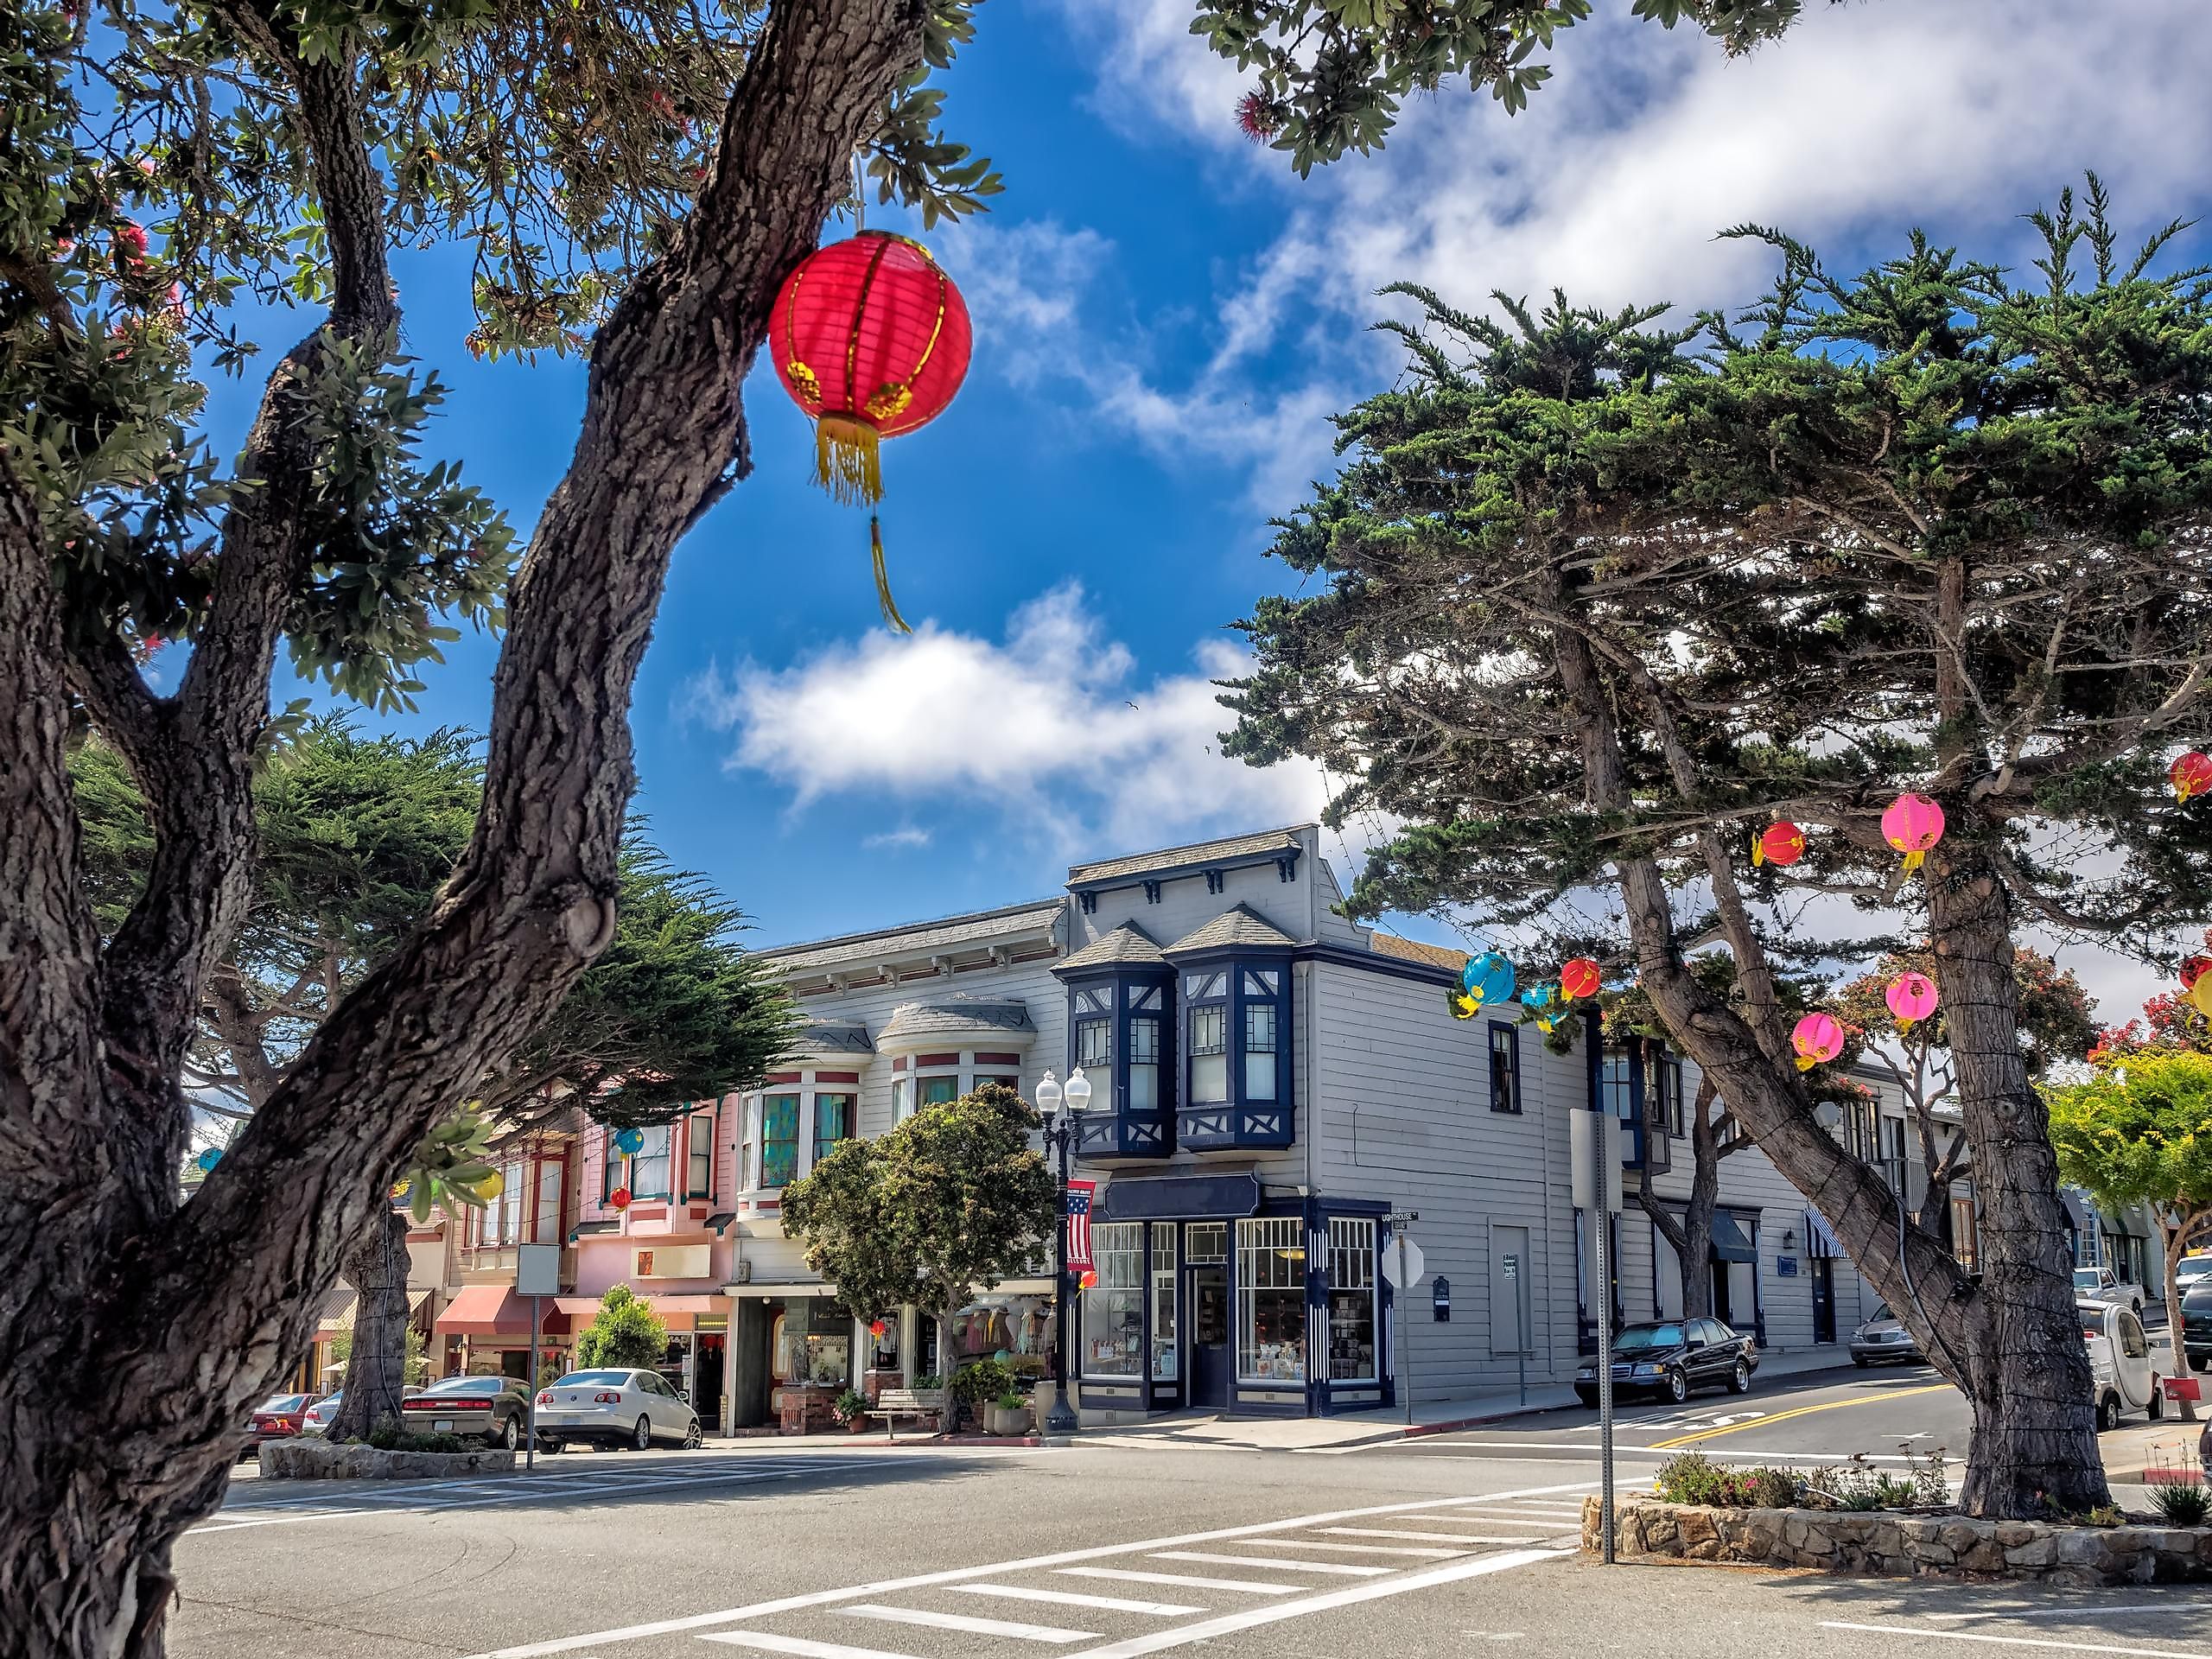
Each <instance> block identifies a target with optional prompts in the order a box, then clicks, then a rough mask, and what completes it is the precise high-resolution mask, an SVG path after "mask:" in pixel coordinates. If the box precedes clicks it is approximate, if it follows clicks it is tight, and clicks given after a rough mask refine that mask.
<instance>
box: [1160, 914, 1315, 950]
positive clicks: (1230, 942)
mask: <svg viewBox="0 0 2212 1659" xmlns="http://www.w3.org/2000/svg"><path fill="white" fill-rule="evenodd" d="M1297 944H1298V941H1297V940H1296V939H1294V938H1291V937H1290V935H1289V934H1287V933H1286V932H1284V931H1282V930H1281V928H1279V927H1277V926H1276V925H1274V923H1273V922H1270V921H1269V920H1268V918H1266V917H1264V916H1262V915H1261V914H1260V912H1258V911H1256V910H1255V909H1253V908H1252V906H1249V905H1237V906H1234V907H1232V908H1230V909H1229V910H1224V911H1223V912H1221V914H1220V915H1218V916H1217V917H1215V918H1213V920H1211V921H1210V922H1208V923H1207V924H1206V925H1205V926H1204V927H1202V928H1200V929H1198V931H1197V932H1195V933H1185V935H1184V936H1183V937H1182V938H1179V939H1178V940H1176V941H1175V943H1174V944H1171V945H1169V946H1168V947H1167V949H1166V950H1165V951H1164V952H1163V953H1162V954H1163V955H1166V956H1170V957H1173V956H1179V955H1180V954H1182V953H1183V952H1184V951H1185V950H1219V949H1221V948H1222V947H1224V946H1230V947H1233V948H1236V949H1238V950H1294V949H1296V947H1297Z"/></svg>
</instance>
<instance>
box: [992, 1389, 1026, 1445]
mask: <svg viewBox="0 0 2212 1659" xmlns="http://www.w3.org/2000/svg"><path fill="white" fill-rule="evenodd" d="M990 1429H991V1433H994V1434H1027V1433H1028V1432H1029V1402H1027V1400H1025V1399H1023V1398H1022V1397H1021V1395H1020V1392H1019V1391H1018V1390H1016V1389H1007V1391H1006V1392H1005V1393H1004V1394H1002V1395H1000V1396H999V1397H998V1400H997V1402H995V1404H994V1405H993V1406H992V1408H991V1417H990Z"/></svg>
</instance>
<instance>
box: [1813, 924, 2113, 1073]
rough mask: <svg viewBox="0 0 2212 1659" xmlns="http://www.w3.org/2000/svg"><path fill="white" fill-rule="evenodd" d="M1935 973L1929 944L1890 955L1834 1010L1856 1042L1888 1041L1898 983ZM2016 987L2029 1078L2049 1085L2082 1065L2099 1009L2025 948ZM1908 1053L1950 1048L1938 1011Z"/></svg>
mask: <svg viewBox="0 0 2212 1659" xmlns="http://www.w3.org/2000/svg"><path fill="white" fill-rule="evenodd" d="M1935 972H1936V954H1935V952H1934V951H1932V950H1929V949H1928V948H1927V946H1926V945H1925V944H1917V945H1914V946H1912V947H1911V948H1910V949H1907V950H1891V951H1887V952H1885V953H1884V954H1883V956H1882V957H1881V958H1880V960H1878V962H1876V963H1875V964H1874V967H1873V970H1872V972H1871V973H1866V974H1862V975H1859V976H1858V977H1856V978H1854V979H1851V980H1849V981H1847V982H1845V983H1843V984H1842V985H1840V986H1838V987H1837V988H1836V991H1835V995H1834V996H1833V997H1832V998H1831V999H1830V1000H1829V1001H1828V1007H1829V1008H1830V1010H1831V1011H1832V1012H1833V1013H1834V1014H1835V1016H1836V1018H1837V1019H1839V1020H1841V1021H1842V1022H1843V1024H1844V1027H1845V1028H1846V1029H1847V1031H1849V1032H1851V1033H1853V1039H1854V1040H1855V1041H1863V1040H1864V1037H1865V1035H1866V1034H1867V1033H1872V1034H1873V1035H1875V1036H1877V1037H1884V1036H1888V1035H1891V1033H1894V1032H1895V1031H1896V1028H1897V1016H1896V1015H1894V1014H1891V1012H1890V1008H1889V1003H1888V1002H1887V1001H1885V995H1886V993H1887V992H1888V989H1889V987H1890V984H1891V982H1892V981H1893V980H1895V979H1896V978H1897V976H1898V975H1900V974H1904V973H1921V974H1927V975H1929V976H1933V975H1934V974H1935ZM2012 982H2013V984H2014V986H2015V987H2016V988H2017V989H2018V994H2019V998H2020V1020H2019V1040H2020V1050H2021V1053H2022V1055H2023V1057H2024V1058H2025V1059H2026V1061H2027V1066H2028V1074H2029V1075H2030V1076H2031V1077H2042V1076H2043V1075H2044V1073H2045V1072H2047V1071H2050V1068H2051V1067H2052V1066H2053V1065H2057V1064H2059V1063H2061V1062H2064V1061H2072V1060H2079V1059H2080V1058H2082V1055H2084V1054H2085V1053H2087V1052H2088V1047H2089V1045H2090V1043H2092V1042H2093V1041H2094V1040H2095V1038H2096V1032H2097V1026H2096V1021H2095V1020H2094V1018H2093V1017H2092V1015H2093V1013H2094V1008H2095V1007H2096V1002H2095V999H2094V998H2093V997H2091V996H2090V995H2089V992H2088V987H2087V986H2085V985H2083V984H2082V982H2081V981H2080V980H2078V979H2076V978H2075V976H2074V974H2073V971H2072V970H2071V969H2064V968H2061V967H2060V966H2059V965H2058V963H2056V961H2054V960H2053V959H2052V958H2051V957H2049V956H2046V955H2045V954H2044V952H2042V951H2040V950H2035V949H2034V948H2032V947H2031V946H2028V945H2021V946H2018V947H2017V948H2016V949H2015V950H2013V952H2012ZM1906 1046H1907V1048H1908V1049H1909V1050H1945V1051H1948V1048H1949V1047H1950V1027H1949V1026H1948V1023H1947V1022H1946V1021H1945V1020H1944V1018H1943V1011H1942V1008H1941V1007H1938V1008H1937V1009H1936V1012H1935V1013H1934V1014H1931V1015H1930V1016H1929V1018H1928V1019H1926V1020H1921V1021H1918V1022H1916V1026H1915V1027H1914V1029H1913V1031H1912V1032H1911V1033H1909V1034H1908V1037H1907V1040H1906Z"/></svg>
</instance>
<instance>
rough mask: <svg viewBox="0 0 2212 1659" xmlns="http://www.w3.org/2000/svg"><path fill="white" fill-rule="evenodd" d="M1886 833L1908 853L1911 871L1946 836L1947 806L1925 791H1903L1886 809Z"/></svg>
mask: <svg viewBox="0 0 2212 1659" xmlns="http://www.w3.org/2000/svg"><path fill="white" fill-rule="evenodd" d="M1882 836H1883V838H1884V839H1885V840H1886V841H1887V842H1889V843H1890V845H1891V846H1892V847H1894V848H1896V849H1897V851H1899V852H1901V853H1903V854H1904V868H1905V873H1906V874H1908V875H1909V874H1911V873H1912V872H1913V871H1915V870H1916V869H1918V868H1920V862H1921V861H1922V860H1923V859H1924V858H1925V857H1927V856H1928V849H1929V848H1930V847H1933V846H1934V845H1935V844H1936V842H1939V841H1941V840H1942V839H1943V809H1942V807H1940V806H1938V805H1936V803H1935V802H1933V801H1931V800H1929V798H1927V797H1926V796H1925V795H1909V794H1908V795H1900V796H1898V797H1897V799H1895V800H1894V801H1891V803H1890V804H1889V805H1888V807H1887V808H1885V810H1884V811H1883V813H1882Z"/></svg>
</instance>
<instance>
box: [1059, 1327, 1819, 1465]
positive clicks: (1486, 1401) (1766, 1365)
mask: <svg viewBox="0 0 2212 1659" xmlns="http://www.w3.org/2000/svg"><path fill="white" fill-rule="evenodd" d="M1850 1364H1851V1359H1850V1357H1849V1356H1848V1355H1847V1354H1844V1353H1842V1352H1841V1351H1839V1350H1836V1349H1834V1348H1815V1349H1808V1350H1804V1351H1800V1352H1797V1353H1789V1354H1765V1355H1762V1356H1761V1357H1760V1359H1759V1370H1758V1374H1759V1375H1760V1376H1763V1377H1774V1376H1798V1375H1800V1374H1802V1373H1807V1372H1812V1371H1826V1370H1836V1369H1838V1368H1844V1369H1848V1368H1849V1366H1850ZM1580 1405H1581V1402H1580V1401H1578V1400H1577V1399H1576V1398H1575V1397H1574V1389H1573V1385H1572V1384H1570V1383H1533V1382H1532V1383H1529V1402H1528V1404H1526V1405H1525V1406H1524V1405H1522V1403H1521V1390H1520V1389H1519V1388H1518V1387H1517V1386H1516V1387H1513V1388H1506V1389H1484V1391H1483V1392H1481V1393H1479V1394H1471V1395H1461V1396H1459V1397H1457V1398H1454V1399H1451V1400H1420V1401H1415V1402H1414V1409H1413V1421H1412V1422H1411V1423H1410V1424H1409V1423H1408V1422H1407V1421H1406V1410H1405V1408H1404V1407H1403V1406H1394V1407H1391V1408H1389V1409H1387V1410H1376V1411H1356V1412H1345V1413H1342V1414H1338V1415H1337V1416H1333V1417H1228V1416H1222V1415H1215V1414H1205V1415H1200V1414H1178V1415H1175V1416H1172V1417H1162V1418H1160V1419H1158V1420H1156V1421H1153V1422H1148V1423H1108V1424H1100V1425H1099V1426H1097V1427H1091V1426H1090V1424H1087V1423H1086V1424H1085V1425H1084V1430H1083V1438H1084V1441H1085V1442H1086V1443H1087V1444H1092V1445H1096V1444H1098V1443H1100V1442H1102V1441H1119V1442H1122V1443H1124V1444H1128V1445H1144V1444H1148V1443H1149V1444H1180V1445H1185V1446H1217V1447H1220V1446H1229V1447H1237V1448H1243V1449H1246V1450H1249V1451H1255V1452H1259V1451H1294V1452H1310V1451H1338V1450H1342V1449H1344V1448H1345V1447H1349V1446H1370V1445H1376V1444H1379V1443H1381V1442H1383V1441H1385V1440H1407V1439H1411V1438H1414V1437H1415V1436H1419V1435H1423V1434H1449V1433H1454V1432H1456V1431H1457V1430H1459V1429H1463V1428H1476V1427H1480V1426H1481V1425H1483V1424H1484V1423H1494V1422H1501V1421H1504V1420H1506V1419H1508V1418H1511V1417H1518V1416H1521V1415H1522V1414H1524V1413H1528V1412H1538V1411H1558V1410H1560V1409H1563V1408H1577V1409H1580Z"/></svg>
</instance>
